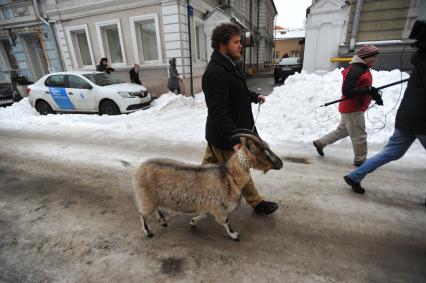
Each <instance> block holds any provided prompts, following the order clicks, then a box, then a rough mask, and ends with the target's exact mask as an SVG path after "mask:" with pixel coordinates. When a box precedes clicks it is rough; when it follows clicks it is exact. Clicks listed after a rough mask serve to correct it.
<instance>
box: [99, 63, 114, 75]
mask: <svg viewBox="0 0 426 283" xmlns="http://www.w3.org/2000/svg"><path fill="white" fill-rule="evenodd" d="M96 71H98V72H105V73H107V74H111V71H112V72H114V71H115V70H114V68H112V67H109V66H105V65H103V64H99V65H97V66H96Z"/></svg>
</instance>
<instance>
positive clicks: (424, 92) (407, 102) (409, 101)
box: [395, 52, 426, 135]
mask: <svg viewBox="0 0 426 283" xmlns="http://www.w3.org/2000/svg"><path fill="white" fill-rule="evenodd" d="M411 63H412V64H413V65H414V70H413V73H412V74H411V76H410V79H409V80H408V85H407V89H406V90H405V93H404V98H403V99H402V101H401V105H400V106H399V109H398V112H397V114H396V121H395V128H396V129H398V130H400V131H402V132H405V133H407V134H413V135H426V52H423V53H419V52H417V53H415V54H414V55H413V57H412V59H411Z"/></svg>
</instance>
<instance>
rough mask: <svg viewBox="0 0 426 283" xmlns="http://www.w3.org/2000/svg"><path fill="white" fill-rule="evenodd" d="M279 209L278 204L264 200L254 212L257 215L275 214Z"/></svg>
mask: <svg viewBox="0 0 426 283" xmlns="http://www.w3.org/2000/svg"><path fill="white" fill-rule="evenodd" d="M277 209H278V204H276V203H275V202H271V201H264V200H262V201H261V202H260V203H259V204H258V205H257V206H256V207H255V208H254V212H256V213H257V214H271V213H274V212H275V210H277Z"/></svg>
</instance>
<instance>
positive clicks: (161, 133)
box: [0, 93, 207, 142]
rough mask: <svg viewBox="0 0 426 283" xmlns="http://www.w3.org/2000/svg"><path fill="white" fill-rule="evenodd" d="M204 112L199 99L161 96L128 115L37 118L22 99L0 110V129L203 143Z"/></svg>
mask: <svg viewBox="0 0 426 283" xmlns="http://www.w3.org/2000/svg"><path fill="white" fill-rule="evenodd" d="M206 116H207V108H206V106H205V102H204V96H203V95H196V97H195V99H193V98H190V97H184V96H181V95H179V96H177V95H174V94H170V93H168V94H164V95H162V96H161V97H160V98H158V99H156V100H154V101H153V102H152V107H151V108H150V109H147V110H143V111H136V112H134V113H131V114H128V115H118V116H107V115H103V116H100V115H97V114H56V115H47V116H42V115H40V114H38V112H37V111H35V110H34V108H32V107H31V105H30V104H29V102H28V99H27V98H24V99H23V100H21V101H20V102H19V103H14V104H13V105H12V106H10V107H7V108H2V109H0V128H5V129H26V130H33V131H40V132H48V133H55V134H57V135H58V136H60V135H70V134H74V133H75V134H84V135H91V136H94V137H100V138H108V137H110V136H113V137H116V138H136V139H146V138H159V139H165V140H170V141H178V142H185V141H189V142H201V141H203V139H204V127H205V117H206Z"/></svg>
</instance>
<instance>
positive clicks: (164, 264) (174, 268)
mask: <svg viewBox="0 0 426 283" xmlns="http://www.w3.org/2000/svg"><path fill="white" fill-rule="evenodd" d="M183 261H184V260H183V258H175V257H168V258H164V259H161V260H160V262H161V273H163V274H167V275H176V274H178V273H180V272H182V270H183Z"/></svg>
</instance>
